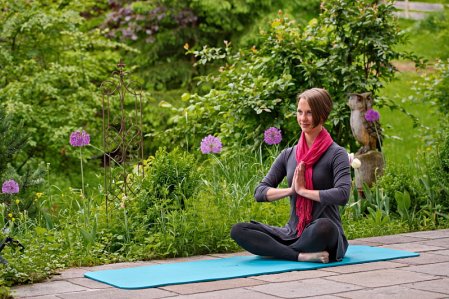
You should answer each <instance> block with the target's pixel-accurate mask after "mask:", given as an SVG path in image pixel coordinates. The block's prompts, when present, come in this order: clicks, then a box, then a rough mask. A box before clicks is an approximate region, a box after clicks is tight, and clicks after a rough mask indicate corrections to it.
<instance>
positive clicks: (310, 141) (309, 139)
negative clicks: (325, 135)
mask: <svg viewBox="0 0 449 299" xmlns="http://www.w3.org/2000/svg"><path fill="white" fill-rule="evenodd" d="M321 130H323V126H322V125H318V126H316V127H315V128H313V130H311V131H310V132H307V133H304V136H305V137H306V142H307V146H308V147H309V148H311V147H312V145H313V142H314V141H315V139H316V137H317V136H318V134H320V132H321Z"/></svg>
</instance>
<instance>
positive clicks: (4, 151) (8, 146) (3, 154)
mask: <svg viewBox="0 0 449 299" xmlns="http://www.w3.org/2000/svg"><path fill="white" fill-rule="evenodd" d="M27 140H28V136H27V135H26V134H25V129H24V128H23V125H22V124H21V123H17V122H16V121H14V120H13V119H12V117H11V115H7V114H5V112H4V111H3V109H2V108H1V107H0V183H3V182H4V181H6V180H10V179H14V180H15V181H17V183H18V184H19V188H20V193H19V194H18V196H15V197H13V196H11V195H9V194H0V205H4V209H3V212H2V213H0V227H3V226H4V225H5V223H4V221H5V219H6V218H7V217H6V215H8V214H10V215H11V216H9V218H10V219H11V218H14V217H17V213H18V212H20V211H27V212H28V213H30V215H35V213H36V207H35V206H34V204H33V196H32V195H30V192H31V191H32V190H33V189H35V188H36V187H39V186H41V185H42V183H43V177H44V175H45V168H44V166H43V164H42V163H38V162H36V161H33V160H28V161H27V160H24V158H23V152H24V150H25V147H26V143H27ZM21 156H22V157H21Z"/></svg>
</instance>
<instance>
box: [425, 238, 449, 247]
mask: <svg viewBox="0 0 449 299" xmlns="http://www.w3.org/2000/svg"><path fill="white" fill-rule="evenodd" d="M420 244H424V245H430V246H438V247H443V248H445V249H449V238H441V239H434V240H428V241H424V242H420Z"/></svg>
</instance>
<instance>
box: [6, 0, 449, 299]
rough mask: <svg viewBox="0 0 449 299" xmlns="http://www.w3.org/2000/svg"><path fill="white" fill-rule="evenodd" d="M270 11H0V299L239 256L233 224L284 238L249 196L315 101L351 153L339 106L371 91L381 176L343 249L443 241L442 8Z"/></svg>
mask: <svg viewBox="0 0 449 299" xmlns="http://www.w3.org/2000/svg"><path fill="white" fill-rule="evenodd" d="M282 2H283V4H282V5H279V4H276V3H274V1H271V0H262V1H239V0H227V1H219V2H214V1H206V0H204V1H203V0H200V1H198V0H196V1H193V0H189V1H178V0H166V1H153V0H146V1H125V0H110V1H91V0H81V1H76V3H75V2H73V1H64V0H58V1H50V0H43V1H26V0H17V1H7V0H2V1H1V2H0V3H1V6H2V9H1V10H0V15H1V19H2V22H1V23H0V75H1V76H0V78H1V80H0V183H1V184H2V191H1V193H0V228H1V231H0V241H1V242H2V243H1V245H0V269H1V271H0V298H10V296H11V295H10V290H9V287H11V286H14V285H18V284H29V283H35V282H39V281H43V280H45V279H47V278H49V277H51V276H52V275H55V274H57V273H58V271H60V270H62V269H65V268H69V267H77V266H92V265H99V264H107V263H116V262H124V261H138V260H151V259H156V258H169V257H181V256H192V255H201V254H207V253H218V252H220V253H223V252H234V251H238V250H240V249H239V247H238V246H237V244H236V243H235V242H234V241H233V240H232V239H231V238H230V234H229V233H230V229H231V226H232V225H233V224H234V223H236V222H242V221H249V220H257V221H260V222H264V223H269V224H270V225H277V226H283V225H284V224H285V223H286V222H287V220H288V216H289V203H288V200H280V201H277V202H272V203H257V202H256V201H255V200H254V197H253V193H254V188H255V187H256V186H257V184H258V183H259V182H260V181H261V179H262V178H263V177H264V176H265V174H266V173H267V171H268V169H269V167H270V165H271V163H272V162H273V161H274V159H275V158H276V156H277V155H278V154H279V153H280V151H281V150H282V149H284V148H286V147H288V146H292V145H294V144H295V143H296V142H297V140H298V137H299V133H300V132H299V128H298V125H297V123H296V116H295V110H296V101H295V97H296V95H297V94H298V92H300V91H303V90H305V89H308V88H312V87H324V88H326V89H327V90H328V91H329V92H330V94H331V95H332V98H333V101H334V107H333V111H332V113H331V115H330V117H329V120H328V121H327V122H326V124H325V126H326V128H327V129H328V131H329V132H330V134H331V135H332V137H333V139H334V140H335V141H336V142H337V143H338V144H340V145H341V146H343V147H345V148H346V150H347V152H348V154H351V153H355V152H357V150H358V149H359V148H360V144H359V143H358V142H357V141H356V140H355V138H354V136H353V135H352V133H351V128H350V108H349V106H348V95H349V94H351V93H364V92H370V93H371V94H372V97H373V99H374V106H373V110H372V111H371V113H374V114H371V117H373V118H372V119H368V118H367V120H368V121H370V120H371V121H379V123H380V124H381V126H382V130H383V140H382V143H381V145H382V147H381V153H382V156H383V157H384V159H385V169H384V173H383V175H382V176H379V177H377V178H376V182H375V184H373V185H372V186H371V187H368V186H364V187H363V197H362V196H361V192H359V191H360V190H357V188H355V186H354V188H353V192H352V194H351V197H350V200H349V202H348V204H347V205H346V206H345V207H342V208H341V209H340V212H341V215H342V222H343V226H344V229H345V233H346V236H347V237H348V239H354V238H360V237H370V236H378V235H390V234H397V233H403V232H411V231H419V230H433V229H440V228H449V214H448V211H449V119H448V117H447V114H448V113H449V49H448V45H449V43H448V40H449V11H448V9H446V10H445V11H442V12H438V13H433V14H430V15H429V16H428V17H427V18H426V19H424V20H420V21H412V20H404V19H398V18H397V17H396V16H395V14H394V13H395V8H394V6H393V3H392V2H390V1H384V2H379V3H377V1H368V0H361V1H350V0H327V1H318V0H307V1H301V3H297V2H298V1H293V0H291V1H290V0H289V1H282ZM105 124H106V125H105ZM354 166H355V167H357V166H359V165H355V164H354ZM351 171H352V173H353V174H354V171H355V169H352V170H351ZM283 184H286V182H283Z"/></svg>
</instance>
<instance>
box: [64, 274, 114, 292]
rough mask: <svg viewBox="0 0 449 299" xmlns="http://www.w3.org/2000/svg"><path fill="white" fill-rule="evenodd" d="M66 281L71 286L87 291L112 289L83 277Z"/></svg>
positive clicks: (109, 286)
mask: <svg viewBox="0 0 449 299" xmlns="http://www.w3.org/2000/svg"><path fill="white" fill-rule="evenodd" d="M67 281H68V282H71V283H73V284H77V285H80V286H82V287H86V288H89V289H108V288H112V287H113V286H111V285H108V284H105V283H101V282H98V281H95V280H93V279H89V278H83V277H79V278H71V279H67Z"/></svg>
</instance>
